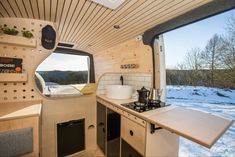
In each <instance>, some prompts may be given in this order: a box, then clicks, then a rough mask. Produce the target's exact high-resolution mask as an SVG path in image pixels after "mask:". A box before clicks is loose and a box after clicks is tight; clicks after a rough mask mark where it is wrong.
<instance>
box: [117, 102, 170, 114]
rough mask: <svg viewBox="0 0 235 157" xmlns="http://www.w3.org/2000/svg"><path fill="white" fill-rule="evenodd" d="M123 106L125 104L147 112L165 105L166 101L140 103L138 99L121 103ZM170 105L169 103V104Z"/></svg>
mask: <svg viewBox="0 0 235 157" xmlns="http://www.w3.org/2000/svg"><path fill="white" fill-rule="evenodd" d="M121 105H122V106H125V107H127V108H129V109H132V110H134V111H137V112H140V113H141V112H146V111H150V110H155V109H157V108H161V107H165V103H162V102H160V101H157V102H147V103H140V102H138V101H135V102H130V103H126V104H121ZM167 106H169V105H167Z"/></svg>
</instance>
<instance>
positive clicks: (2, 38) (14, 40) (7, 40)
mask: <svg viewBox="0 0 235 157" xmlns="http://www.w3.org/2000/svg"><path fill="white" fill-rule="evenodd" d="M0 43H2V44H11V45H17V46H24V47H32V48H35V47H36V46H37V41H36V39H35V38H31V39H28V38H25V37H22V36H14V35H7V34H2V35H0Z"/></svg>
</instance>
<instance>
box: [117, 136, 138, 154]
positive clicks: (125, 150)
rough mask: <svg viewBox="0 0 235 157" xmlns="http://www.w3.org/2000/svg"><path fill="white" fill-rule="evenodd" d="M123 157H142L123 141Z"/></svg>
mask: <svg viewBox="0 0 235 157" xmlns="http://www.w3.org/2000/svg"><path fill="white" fill-rule="evenodd" d="M121 156H122V157H142V155H141V154H140V153H138V152H137V151H136V150H135V149H134V148H133V147H132V146H131V145H129V144H128V143H127V142H126V141H125V140H123V139H122V152H121Z"/></svg>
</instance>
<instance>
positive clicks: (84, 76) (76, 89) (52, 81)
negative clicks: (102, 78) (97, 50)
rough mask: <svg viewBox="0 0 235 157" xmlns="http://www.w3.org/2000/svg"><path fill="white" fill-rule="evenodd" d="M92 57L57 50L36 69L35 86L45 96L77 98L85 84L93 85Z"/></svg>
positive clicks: (65, 50) (71, 51)
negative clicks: (74, 96)
mask: <svg viewBox="0 0 235 157" xmlns="http://www.w3.org/2000/svg"><path fill="white" fill-rule="evenodd" d="M93 69H94V65H93V58H92V55H90V54H88V53H85V52H80V51H75V50H70V49H62V48H57V49H56V50H55V52H53V53H52V54H51V55H50V56H49V57H48V58H46V59H45V60H44V61H43V62H42V63H41V64H40V65H39V66H38V68H37V69H36V74H35V76H36V77H35V78H36V84H37V86H38V88H39V90H40V91H41V92H42V93H43V94H44V95H46V96H49V97H55V96H56V97H57V96H73V95H76V96H79V95H81V89H82V87H84V86H85V85H86V84H89V83H94V80H95V79H94V70H93Z"/></svg>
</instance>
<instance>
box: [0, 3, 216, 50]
mask: <svg viewBox="0 0 235 157" xmlns="http://www.w3.org/2000/svg"><path fill="white" fill-rule="evenodd" d="M210 1H212V0H126V1H125V2H124V3H123V4H122V5H121V6H120V7H118V8H117V9H116V10H110V9H108V8H106V7H104V6H101V5H99V4H96V3H94V2H92V1H91V0H0V17H23V18H34V19H42V20H47V21H53V22H55V23H56V25H57V27H58V33H59V35H58V36H59V40H60V41H64V42H69V43H75V45H76V47H75V48H76V49H79V50H83V51H87V52H90V53H97V52H99V51H103V50H105V49H108V48H110V47H113V46H115V45H117V44H120V43H123V42H125V41H128V40H129V39H132V38H134V37H135V36H137V35H140V34H143V32H144V31H145V30H147V29H149V28H151V27H153V26H155V25H157V24H160V23H162V22H165V21H167V20H170V19H172V18H174V17H176V16H178V15H181V14H183V13H185V12H187V11H189V10H192V9H194V8H196V7H199V6H201V5H204V4H206V3H208V2H210ZM114 25H119V26H120V29H118V30H117V29H115V28H113V26H114Z"/></svg>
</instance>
